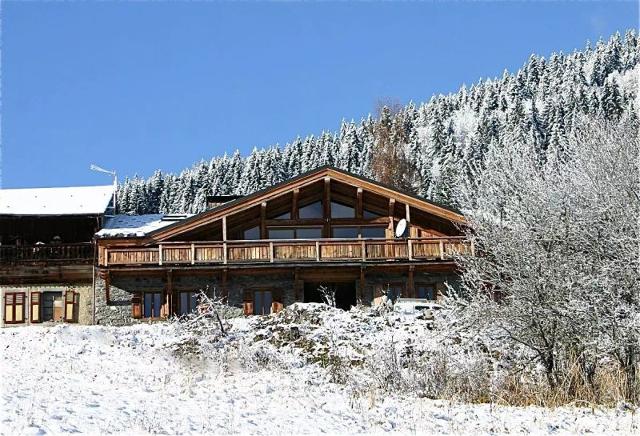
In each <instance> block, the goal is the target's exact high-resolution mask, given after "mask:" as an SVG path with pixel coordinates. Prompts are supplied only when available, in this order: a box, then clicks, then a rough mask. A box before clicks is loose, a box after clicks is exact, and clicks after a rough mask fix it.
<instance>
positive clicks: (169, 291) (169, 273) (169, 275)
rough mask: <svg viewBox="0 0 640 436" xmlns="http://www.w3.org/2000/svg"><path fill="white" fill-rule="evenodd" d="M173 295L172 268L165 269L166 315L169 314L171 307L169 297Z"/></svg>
mask: <svg viewBox="0 0 640 436" xmlns="http://www.w3.org/2000/svg"><path fill="white" fill-rule="evenodd" d="M172 297H173V270H171V269H168V270H167V292H166V295H165V304H166V305H167V312H166V315H167V317H169V316H171V312H172V309H173V308H172V307H171V300H170V299H171V298H172Z"/></svg>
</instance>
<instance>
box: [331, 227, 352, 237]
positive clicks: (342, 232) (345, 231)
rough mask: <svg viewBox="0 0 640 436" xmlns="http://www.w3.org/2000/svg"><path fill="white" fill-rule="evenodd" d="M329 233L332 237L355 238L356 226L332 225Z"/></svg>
mask: <svg viewBox="0 0 640 436" xmlns="http://www.w3.org/2000/svg"><path fill="white" fill-rule="evenodd" d="M331 234H332V235H333V237H334V238H357V237H358V227H333V228H332V229H331Z"/></svg>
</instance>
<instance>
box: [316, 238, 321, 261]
mask: <svg viewBox="0 0 640 436" xmlns="http://www.w3.org/2000/svg"><path fill="white" fill-rule="evenodd" d="M316 262H320V241H316Z"/></svg>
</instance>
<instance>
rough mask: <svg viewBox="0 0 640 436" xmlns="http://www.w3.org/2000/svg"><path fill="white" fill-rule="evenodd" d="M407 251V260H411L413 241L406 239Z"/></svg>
mask: <svg viewBox="0 0 640 436" xmlns="http://www.w3.org/2000/svg"><path fill="white" fill-rule="evenodd" d="M407 253H408V254H409V260H413V241H412V240H411V239H407Z"/></svg>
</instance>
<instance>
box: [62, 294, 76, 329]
mask: <svg viewBox="0 0 640 436" xmlns="http://www.w3.org/2000/svg"><path fill="white" fill-rule="evenodd" d="M74 294H75V292H73V291H67V292H65V293H64V320H65V321H66V322H73V320H74V316H73V315H74V312H75V311H74V308H75V304H74V301H75V295H74Z"/></svg>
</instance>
